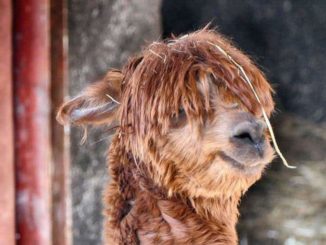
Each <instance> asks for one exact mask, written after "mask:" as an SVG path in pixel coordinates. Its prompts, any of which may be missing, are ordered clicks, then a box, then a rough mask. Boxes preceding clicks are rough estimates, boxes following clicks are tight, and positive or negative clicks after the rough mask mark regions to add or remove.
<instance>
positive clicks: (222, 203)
mask: <svg viewBox="0 0 326 245" xmlns="http://www.w3.org/2000/svg"><path fill="white" fill-rule="evenodd" d="M239 200H240V196H239V195H235V196H232V197H223V196H222V197H216V198H209V199H205V198H196V199H192V200H191V203H192V206H193V208H194V210H195V212H196V214H197V215H198V216H200V217H201V218H203V219H204V220H206V221H207V222H209V223H211V224H213V225H217V226H221V225H222V226H225V227H228V230H229V231H232V232H235V226H236V223H237V221H238V214H239V211H238V203H239Z"/></svg>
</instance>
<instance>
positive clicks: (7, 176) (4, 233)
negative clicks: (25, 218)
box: [0, 0, 15, 245]
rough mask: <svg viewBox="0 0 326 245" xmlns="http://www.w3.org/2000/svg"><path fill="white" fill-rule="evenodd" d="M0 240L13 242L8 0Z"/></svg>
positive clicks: (7, 11)
mask: <svg viewBox="0 0 326 245" xmlns="http://www.w3.org/2000/svg"><path fill="white" fill-rule="evenodd" d="M0 9H1V14H0V98H1V99H0V100H1V103H0V159H1V171H0V193H1V195H0V209H1V214H0V244H6V245H14V244H15V202H14V201H15V193H14V186H15V180H14V157H13V156H14V146H13V142H14V141H13V115H12V107H13V103H12V75H11V73H12V70H11V62H12V61H11V48H12V47H11V42H12V40H11V17H12V15H11V0H0Z"/></svg>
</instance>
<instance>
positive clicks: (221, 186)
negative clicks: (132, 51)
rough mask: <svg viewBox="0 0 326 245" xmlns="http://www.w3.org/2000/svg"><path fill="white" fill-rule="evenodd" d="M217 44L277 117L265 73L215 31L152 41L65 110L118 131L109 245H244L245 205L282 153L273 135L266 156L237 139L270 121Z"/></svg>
mask: <svg viewBox="0 0 326 245" xmlns="http://www.w3.org/2000/svg"><path fill="white" fill-rule="evenodd" d="M212 44H216V45H219V46H220V47H221V48H222V49H223V50H225V51H226V52H227V53H228V54H229V55H230V56H231V57H232V58H233V59H234V60H235V61H236V62H237V63H239V64H241V66H242V67H243V69H244V70H245V72H246V74H247V75H248V77H249V78H250V79H251V81H252V83H253V86H254V87H255V90H256V92H257V94H258V96H259V98H260V100H261V103H262V106H263V107H264V109H265V111H266V112H267V113H268V115H270V114H271V112H272V111H273V109H274V102H273V99H272V96H271V93H272V89H271V86H270V85H269V83H268V82H267V81H266V79H265V77H264V75H263V74H262V72H261V71H260V70H259V69H258V68H257V67H256V66H255V65H254V64H253V63H252V62H251V61H250V59H249V58H248V57H247V56H245V55H244V54H243V53H242V52H241V51H239V50H238V49H236V48H235V47H234V46H233V45H231V43H230V42H229V41H228V40H226V39H225V38H224V37H222V36H221V35H220V34H218V33H217V32H215V31H212V30H200V31H197V32H194V33H192V34H189V35H187V36H183V37H180V38H175V39H172V40H166V41H164V42H155V43H152V44H151V45H149V46H148V47H147V48H145V49H144V50H143V51H142V52H141V53H140V54H139V55H138V56H137V57H135V58H132V59H130V60H129V62H128V63H127V64H126V65H125V66H124V68H123V69H122V71H121V72H120V71H116V70H115V71H110V72H109V73H108V74H107V76H106V78H105V79H104V80H103V81H101V82H99V83H97V84H95V85H92V86H91V87H90V88H88V89H86V90H85V92H84V93H83V94H82V95H80V96H78V97H77V98H75V99H73V100H71V101H69V102H67V103H66V104H64V105H63V106H62V107H61V109H60V110H59V113H58V119H59V121H61V122H66V121H70V122H71V123H75V124H78V125H85V124H93V123H95V124H110V125H112V124H113V123H116V124H117V125H118V126H119V127H118V129H117V131H116V133H115V136H114V138H113V140H112V143H111V146H110V151H109V173H110V175H111V178H112V179H111V181H110V183H109V184H108V187H107V189H106V192H105V198H104V205H105V215H106V220H105V234H106V243H107V244H236V243H237V235H236V231H235V225H236V222H237V218H238V208H237V206H238V203H239V200H240V198H241V195H242V194H243V193H244V192H245V191H246V190H247V189H248V188H249V187H250V186H251V185H252V184H253V183H254V182H255V181H257V180H258V179H259V178H260V176H261V173H262V171H263V169H264V168H265V166H266V165H267V163H269V162H270V161H271V160H272V158H273V150H272V148H271V147H270V144H269V141H268V133H267V132H264V133H263V135H264V137H263V138H262V139H261V142H260V143H259V144H260V145H259V147H262V148H261V149H260V151H259V152H258V151H256V149H255V148H254V147H252V146H251V145H250V144H251V143H250V144H247V143H243V140H242V139H238V138H241V137H245V136H241V135H240V136H241V137H240V136H239V137H238V136H237V137H235V136H234V135H232V132H233V131H234V128H236V127H237V125H239V124H240V123H243V122H244V123H255V125H260V124H261V123H260V120H261V119H260V118H261V105H259V103H258V101H257V99H256V98H255V96H254V94H253V93H252V91H251V90H250V88H249V87H248V84H246V83H245V82H244V81H243V80H242V79H241V76H240V75H239V70H238V67H236V66H235V65H234V64H233V63H232V62H230V60H229V59H227V58H226V57H225V56H224V55H223V54H222V53H221V52H220V51H219V50H218V49H216V48H215V47H214V45H212ZM235 103H236V104H235ZM261 130H264V128H262V129H261ZM255 146H256V145H255Z"/></svg>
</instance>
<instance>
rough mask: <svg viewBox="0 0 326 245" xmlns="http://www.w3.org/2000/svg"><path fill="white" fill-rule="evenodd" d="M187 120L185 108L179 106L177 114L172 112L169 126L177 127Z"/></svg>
mask: <svg viewBox="0 0 326 245" xmlns="http://www.w3.org/2000/svg"><path fill="white" fill-rule="evenodd" d="M186 122H187V115H186V112H185V110H184V109H183V108H182V107H180V108H179V110H178V113H177V114H174V115H173V116H172V118H171V126H172V127H173V128H179V127H182V126H183V125H185V124H186Z"/></svg>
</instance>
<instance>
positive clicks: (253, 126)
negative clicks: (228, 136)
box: [232, 121, 264, 151]
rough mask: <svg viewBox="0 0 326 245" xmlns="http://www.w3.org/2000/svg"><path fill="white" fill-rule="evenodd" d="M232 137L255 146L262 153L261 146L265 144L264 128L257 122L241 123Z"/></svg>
mask: <svg viewBox="0 0 326 245" xmlns="http://www.w3.org/2000/svg"><path fill="white" fill-rule="evenodd" d="M232 137H233V138H235V139H237V140H240V141H241V142H243V143H247V144H251V145H254V147H255V148H256V149H257V150H258V151H261V148H262V147H261V145H262V143H263V142H264V127H263V126H262V124H260V123H258V122H256V121H254V122H250V121H245V122H241V123H240V124H238V125H237V126H236V127H235V128H234V130H233V134H232Z"/></svg>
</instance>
